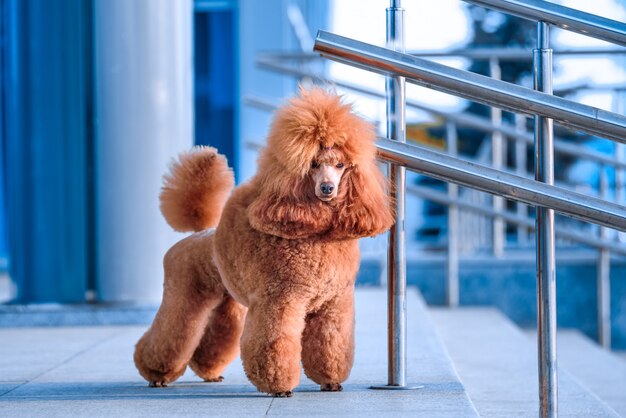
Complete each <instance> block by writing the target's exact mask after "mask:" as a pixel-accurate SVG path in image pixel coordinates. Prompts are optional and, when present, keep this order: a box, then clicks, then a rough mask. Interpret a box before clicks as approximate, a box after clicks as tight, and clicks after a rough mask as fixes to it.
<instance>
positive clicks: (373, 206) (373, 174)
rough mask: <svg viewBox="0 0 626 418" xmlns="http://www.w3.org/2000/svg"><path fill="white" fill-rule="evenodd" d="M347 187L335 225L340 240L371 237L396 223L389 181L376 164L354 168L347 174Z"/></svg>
mask: <svg viewBox="0 0 626 418" xmlns="http://www.w3.org/2000/svg"><path fill="white" fill-rule="evenodd" d="M341 183H342V184H341V186H340V188H344V193H342V198H341V200H342V202H341V204H340V205H339V206H338V211H337V213H336V216H335V220H334V225H333V231H332V234H333V236H335V237H337V238H341V237H344V238H360V237H371V236H374V235H378V234H380V233H382V232H385V231H387V230H388V229H389V228H390V227H391V225H392V224H393V221H394V216H393V213H392V211H391V207H390V204H391V202H390V199H389V195H388V193H387V183H388V182H387V179H386V178H385V177H384V176H383V174H382V173H381V172H380V170H379V169H378V167H377V166H376V163H375V162H374V161H368V162H364V163H363V164H361V165H355V166H353V167H351V168H350V169H348V170H347V171H346V173H344V177H343V179H342V181H341Z"/></svg>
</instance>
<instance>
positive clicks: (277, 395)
mask: <svg viewBox="0 0 626 418" xmlns="http://www.w3.org/2000/svg"><path fill="white" fill-rule="evenodd" d="M270 395H272V396H273V397H274V398H291V397H292V396H293V391H291V390H288V391H286V392H276V393H270Z"/></svg>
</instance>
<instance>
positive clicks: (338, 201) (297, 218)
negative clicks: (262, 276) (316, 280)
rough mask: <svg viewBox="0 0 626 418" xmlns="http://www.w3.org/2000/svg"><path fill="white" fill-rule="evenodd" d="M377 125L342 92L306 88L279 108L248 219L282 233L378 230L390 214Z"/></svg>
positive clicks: (346, 234) (368, 233) (268, 230)
mask: <svg viewBox="0 0 626 418" xmlns="http://www.w3.org/2000/svg"><path fill="white" fill-rule="evenodd" d="M374 140H375V135H374V129H373V127H372V126H371V125H370V124H369V123H367V122H365V121H364V120H363V119H361V118H360V117H358V116H357V115H355V114H354V112H353V111H352V107H351V106H350V105H349V104H345V103H343V102H342V100H341V97H340V96H338V95H336V94H334V93H329V92H327V91H325V90H323V89H321V88H313V89H311V90H301V91H300V95H299V96H298V97H295V98H293V99H292V100H291V101H289V103H288V104H287V105H286V106H284V107H282V108H281V109H279V110H278V111H277V113H276V115H275V118H274V121H273V123H272V127H271V130H270V134H269V137H268V141H267V147H266V148H265V149H264V151H263V152H262V154H261V156H260V159H259V172H258V174H257V181H256V182H255V184H256V185H257V187H259V189H260V190H259V195H258V197H257V198H256V200H255V201H254V202H252V204H251V205H250V207H249V208H248V217H249V219H250V223H251V225H252V226H253V227H254V228H256V229H258V230H260V231H263V232H266V233H271V234H273V235H278V236H281V237H285V238H304V237H310V236H314V235H324V236H329V237H333V238H342V237H345V238H348V237H361V236H372V235H376V234H378V233H380V232H383V231H384V230H386V229H388V228H389V227H390V226H391V224H392V222H393V216H392V214H391V212H390V208H389V201H388V197H387V193H386V181H385V179H384V177H383V176H382V174H381V172H380V170H379V169H378V167H377V166H376V163H375V158H376V148H375V145H374Z"/></svg>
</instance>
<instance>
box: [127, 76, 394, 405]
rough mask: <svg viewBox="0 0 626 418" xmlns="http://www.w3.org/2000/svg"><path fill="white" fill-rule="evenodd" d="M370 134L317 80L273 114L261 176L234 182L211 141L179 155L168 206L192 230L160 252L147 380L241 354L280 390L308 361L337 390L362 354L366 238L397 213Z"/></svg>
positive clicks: (167, 183)
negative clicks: (358, 290)
mask: <svg viewBox="0 0 626 418" xmlns="http://www.w3.org/2000/svg"><path fill="white" fill-rule="evenodd" d="M374 139H375V135H374V129H373V127H372V126H371V125H370V124H368V123H367V122H365V121H364V120H363V119H361V118H360V117H358V116H356V115H355V114H354V113H353V111H352V107H351V105H349V104H345V103H344V102H343V100H342V98H341V97H340V96H338V95H337V94H335V93H332V92H328V91H326V90H324V89H322V88H320V87H314V88H312V89H310V90H305V89H301V91H300V94H299V95H298V96H296V97H294V98H293V99H291V100H290V101H289V102H288V103H287V104H286V105H285V106H284V107H282V108H281V109H279V110H278V111H277V112H276V114H275V116H274V120H273V122H272V125H271V129H270V133H269V137H268V140H267V146H266V147H265V148H264V149H263V150H262V152H261V155H260V157H259V161H258V172H257V174H256V176H255V177H253V178H252V179H251V180H250V181H248V182H247V183H245V184H242V185H240V186H239V187H237V188H235V189H234V191H232V189H233V185H234V178H233V173H232V171H231V170H230V169H229V168H228V165H227V162H226V159H225V158H224V157H223V156H221V155H219V154H217V152H216V150H215V149H213V148H209V147H196V148H194V149H193V150H192V151H191V152H189V153H184V154H182V155H181V156H180V157H179V160H178V161H176V162H174V163H173V164H172V166H171V170H170V174H169V175H166V176H165V178H164V186H163V189H162V192H161V196H160V199H161V210H162V213H163V215H164V217H165V218H166V220H167V222H168V223H169V224H170V225H171V226H172V227H173V228H174V229H176V230H178V231H194V233H193V234H192V235H190V236H189V237H187V238H184V239H182V240H181V241H180V242H178V243H177V244H175V245H174V246H173V247H172V248H171V249H170V250H169V251H168V252H167V254H166V255H165V258H164V262H163V264H164V271H165V283H164V290H163V301H162V304H161V306H160V308H159V311H158V313H157V315H156V317H155V319H154V322H153V323H152V325H151V327H150V328H149V329H148V331H147V332H146V333H145V334H144V335H143V337H141V339H140V340H139V342H138V343H137V346H136V349H135V355H134V359H135V364H136V366H137V369H138V370H139V372H140V374H141V375H142V376H143V377H144V378H145V379H146V380H147V381H148V382H149V384H150V386H156V387H160V386H166V385H167V384H168V383H170V382H173V381H174V380H176V379H177V378H178V377H179V376H180V375H182V374H183V372H184V371H185V368H186V366H187V365H189V366H190V367H191V368H192V369H193V371H194V372H195V373H196V374H197V375H198V376H200V377H201V378H203V379H204V380H205V381H208V382H216V381H221V380H222V379H223V378H222V377H221V373H222V372H223V370H224V369H225V368H226V366H227V365H228V364H229V363H230V362H232V361H233V360H234V359H235V357H236V356H237V355H238V354H240V355H241V359H242V362H243V366H244V370H245V373H246V375H247V377H248V379H249V380H250V381H251V382H252V383H253V384H254V385H255V386H256V387H257V388H258V390H259V391H262V392H266V393H268V394H271V395H273V396H277V397H285V396H291V395H292V393H293V392H292V391H293V389H294V388H295V387H296V386H297V385H298V382H299V378H300V371H301V369H300V367H301V366H300V364H302V366H303V368H304V372H305V373H306V375H307V376H308V377H309V378H310V379H312V380H313V381H315V382H316V383H317V384H319V385H320V388H321V390H322V391H338V390H341V389H342V387H341V383H342V382H344V381H345V380H346V379H347V378H348V375H349V373H350V370H351V368H352V362H353V356H354V282H355V278H356V274H357V271H358V268H359V258H360V256H359V247H358V242H357V239H358V238H360V237H368V236H374V235H377V234H379V233H381V232H384V231H386V230H388V229H389V228H390V226H391V225H392V223H393V221H394V219H393V213H392V211H391V206H390V202H389V197H388V194H387V190H386V189H387V182H386V179H385V177H384V176H383V175H382V173H381V172H380V170H379V169H378V167H377V165H376V161H375V157H376V149H375V145H374ZM231 191H232V193H231Z"/></svg>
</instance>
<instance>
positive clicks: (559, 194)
mask: <svg viewBox="0 0 626 418" xmlns="http://www.w3.org/2000/svg"><path fill="white" fill-rule="evenodd" d="M376 147H377V148H378V154H379V156H381V157H382V158H384V159H385V160H388V161H392V162H394V163H396V164H400V165H403V166H405V167H407V168H410V169H411V170H414V171H417V172H420V173H424V174H427V175H429V176H431V177H434V178H437V179H439V180H444V181H452V182H454V183H457V184H460V185H462V186H468V187H471V188H474V189H478V190H481V191H484V192H487V193H491V194H497V195H500V196H503V197H506V198H507V199H510V200H515V201H518V202H523V203H528V204H531V205H534V206H540V207H550V208H552V209H554V210H556V211H558V212H561V213H563V214H566V215H569V216H572V217H575V218H578V219H581V220H585V221H589V222H593V223H597V224H599V225H604V226H607V227H609V228H614V229H618V230H621V231H626V207H624V206H621V205H617V204H615V203H611V202H606V201H604V200H602V199H598V198H595V197H590V196H587V195H583V194H580V193H576V192H572V191H570V190H566V189H562V188H560V187H557V186H551V185H548V184H545V183H541V182H537V181H534V180H530V179H527V178H524V177H519V176H516V175H514V174H510V173H507V172H505V171H500V170H496V169H493V168H491V167H486V166H483V165H479V164H475V163H470V162H467V161H464V160H461V159H459V158H455V157H451V156H449V155H447V154H443V153H439V152H436V151H432V150H429V149H426V148H422V147H417V146H415V145H409V144H400V143H397V142H394V141H390V140H388V139H379V140H378V141H377V142H376Z"/></svg>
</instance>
